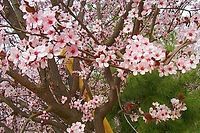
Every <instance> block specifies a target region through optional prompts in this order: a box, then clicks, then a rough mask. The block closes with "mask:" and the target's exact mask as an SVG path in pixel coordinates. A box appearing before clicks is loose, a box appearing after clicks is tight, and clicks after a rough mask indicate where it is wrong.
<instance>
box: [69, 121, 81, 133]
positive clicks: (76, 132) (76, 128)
mask: <svg viewBox="0 0 200 133" xmlns="http://www.w3.org/2000/svg"><path fill="white" fill-rule="evenodd" d="M84 128H85V124H82V123H81V122H76V123H72V126H71V127H70V128H67V132H68V133H84Z"/></svg>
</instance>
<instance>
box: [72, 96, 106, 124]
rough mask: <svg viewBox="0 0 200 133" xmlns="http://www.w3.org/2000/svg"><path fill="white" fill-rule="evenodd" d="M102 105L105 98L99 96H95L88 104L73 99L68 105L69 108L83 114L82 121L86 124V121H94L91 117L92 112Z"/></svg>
mask: <svg viewBox="0 0 200 133" xmlns="http://www.w3.org/2000/svg"><path fill="white" fill-rule="evenodd" d="M103 103H105V98H104V97H103V96H101V95H99V96H96V95H95V96H94V97H93V99H92V100H90V101H88V102H84V101H83V100H80V99H73V100H72V101H71V103H70V107H71V108H75V109H77V110H80V111H81V112H83V117H82V121H83V122H87V121H92V120H93V119H94V117H93V112H94V110H95V109H96V108H97V107H99V106H100V105H102V104H103Z"/></svg>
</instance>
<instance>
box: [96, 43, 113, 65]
mask: <svg viewBox="0 0 200 133" xmlns="http://www.w3.org/2000/svg"><path fill="white" fill-rule="evenodd" d="M95 51H96V53H95V56H96V57H97V58H96V63H97V64H98V67H100V68H104V67H108V66H109V62H111V61H114V60H115V59H116V55H115V51H114V50H109V47H107V46H105V45H103V46H97V47H96V48H95Z"/></svg>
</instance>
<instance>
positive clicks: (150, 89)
mask: <svg viewBox="0 0 200 133" xmlns="http://www.w3.org/2000/svg"><path fill="white" fill-rule="evenodd" d="M196 82H198V83H200V76H199V75H198V72H197V70H193V71H190V72H188V73H186V74H177V75H175V76H168V77H162V78H161V77H159V76H158V73H157V72H153V73H151V74H146V75H139V76H129V78H128V81H127V85H126V87H125V90H124V92H123V93H122V95H121V101H122V103H125V102H129V101H131V102H135V103H139V106H140V107H141V108H142V110H143V111H145V112H148V110H149V107H151V106H152V102H155V101H158V102H159V103H160V104H166V105H169V106H170V99H171V98H173V97H177V95H179V94H184V96H185V99H184V101H185V103H186V106H187V108H188V109H187V110H186V111H184V112H183V114H182V116H181V118H180V119H178V120H175V121H172V120H169V121H167V122H161V123H159V124H156V123H155V122H151V123H145V122H144V121H143V120H142V119H141V118H140V120H139V121H138V122H135V123H132V124H133V125H134V126H135V128H136V130H137V131H138V132H139V133H191V132H193V133H200V90H191V89H188V87H187V86H186V84H188V83H196ZM119 110H120V109H119V107H118V105H116V106H115V107H114V108H113V110H112V112H111V113H110V114H109V115H108V118H109V119H110V121H112V124H113V125H114V122H113V121H114V120H113V118H114V117H118V119H119V121H120V122H121V123H120V126H121V127H120V128H121V131H118V132H122V133H131V132H133V133H134V131H132V129H131V128H130V126H129V125H128V123H127V122H126V121H125V119H124V117H123V115H122V113H119ZM116 132H117V131H116Z"/></svg>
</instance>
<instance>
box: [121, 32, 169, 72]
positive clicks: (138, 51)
mask: <svg viewBox="0 0 200 133" xmlns="http://www.w3.org/2000/svg"><path fill="white" fill-rule="evenodd" d="M165 53H166V52H165V50H164V49H163V48H161V47H158V46H155V45H154V44H153V43H150V42H149V39H148V38H145V37H143V36H141V35H138V36H133V39H129V40H128V45H127V46H126V49H125V54H124V55H123V59H124V61H123V62H121V64H120V66H121V67H123V68H126V69H129V70H131V71H132V73H133V75H137V74H138V73H140V74H142V75H144V74H145V73H146V72H151V70H153V69H154V67H155V65H156V62H158V61H162V60H164V59H165V56H166V54H165Z"/></svg>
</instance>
